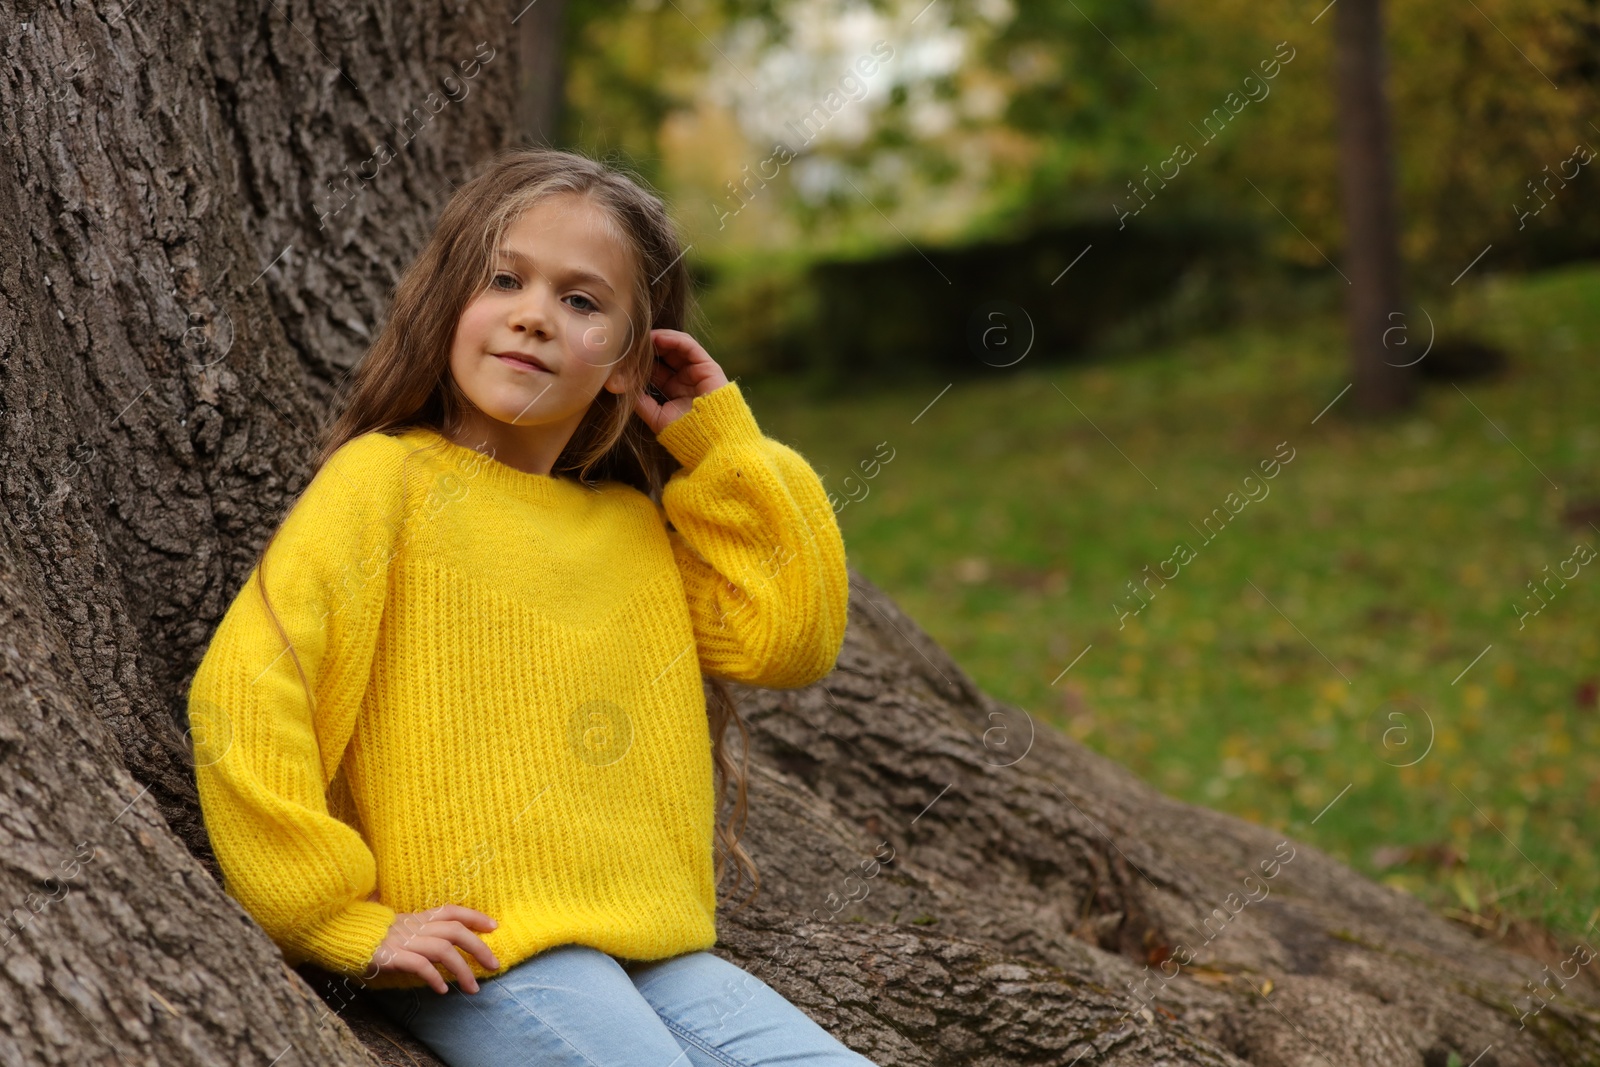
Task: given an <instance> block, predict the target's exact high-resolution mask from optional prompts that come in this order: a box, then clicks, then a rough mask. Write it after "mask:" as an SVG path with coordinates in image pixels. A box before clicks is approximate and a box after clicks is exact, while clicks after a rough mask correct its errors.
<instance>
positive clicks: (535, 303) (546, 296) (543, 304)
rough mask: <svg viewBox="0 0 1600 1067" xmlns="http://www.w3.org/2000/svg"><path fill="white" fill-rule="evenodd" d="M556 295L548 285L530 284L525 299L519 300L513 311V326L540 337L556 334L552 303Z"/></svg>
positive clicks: (515, 328)
mask: <svg viewBox="0 0 1600 1067" xmlns="http://www.w3.org/2000/svg"><path fill="white" fill-rule="evenodd" d="M554 302H555V297H554V296H553V295H551V294H550V292H549V291H548V289H547V287H546V286H544V285H542V284H539V285H534V286H530V287H529V288H528V289H527V290H526V291H525V294H524V297H523V299H521V300H519V301H517V305H516V307H515V308H514V309H513V310H512V312H511V328H512V329H514V330H522V331H526V332H528V333H531V334H533V335H535V336H538V337H551V336H553V334H554V321H555V320H554V309H553V308H552V307H551V304H553V303H554Z"/></svg>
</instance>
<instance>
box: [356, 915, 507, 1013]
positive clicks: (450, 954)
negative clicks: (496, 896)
mask: <svg viewBox="0 0 1600 1067" xmlns="http://www.w3.org/2000/svg"><path fill="white" fill-rule="evenodd" d="M499 925H500V924H499V923H497V922H495V921H494V920H493V919H491V918H489V916H487V915H485V914H484V913H483V912H481V911H474V910H473V909H471V908H467V907H463V906H462V905H460V904H442V905H440V906H439V907H437V908H433V909H432V910H430V911H418V912H400V913H398V914H396V915H395V917H394V922H393V923H392V924H390V926H389V933H388V934H387V935H386V936H385V937H384V939H383V942H382V943H381V944H380V945H379V946H378V947H377V949H376V950H374V951H373V953H372V960H371V962H370V964H369V967H368V973H369V977H371V976H372V974H373V972H372V971H371V967H373V966H376V967H377V972H376V973H378V974H398V973H402V972H404V973H407V974H415V975H420V976H421V977H423V978H425V979H427V982H428V985H430V986H431V987H433V991H434V992H435V993H444V992H447V991H448V989H449V987H448V986H447V985H446V984H445V980H444V979H443V978H441V977H440V976H439V972H438V971H437V970H435V969H434V964H436V963H438V964H443V965H444V966H445V967H448V968H449V969H450V970H451V971H453V972H454V973H455V976H456V978H458V979H459V980H460V982H461V988H463V989H465V990H466V991H467V992H468V993H476V992H477V991H478V980H477V978H475V977H474V976H473V974H472V969H471V968H470V967H468V966H467V961H466V960H464V959H462V957H461V952H460V951H459V950H458V948H457V946H460V949H465V950H466V951H467V952H470V953H472V955H473V956H474V957H475V958H476V959H477V961H478V962H479V963H480V964H482V965H483V968H484V969H485V970H489V971H498V970H499V969H500V961H499V960H497V959H495V956H494V953H493V952H491V951H490V950H489V946H488V945H485V944H484V943H483V939H482V938H480V937H478V935H477V934H475V933H473V932H472V931H473V930H484V931H489V930H493V929H494V928H495V927H497V926H499ZM469 927H470V928H471V929H469Z"/></svg>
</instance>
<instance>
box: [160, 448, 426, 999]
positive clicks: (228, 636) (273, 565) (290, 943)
mask: <svg viewBox="0 0 1600 1067" xmlns="http://www.w3.org/2000/svg"><path fill="white" fill-rule="evenodd" d="M406 455H407V447H406V446H405V445H404V444H403V443H401V442H399V441H397V440H395V439H394V438H391V437H388V436H386V435H384V434H380V433H369V434H364V435H362V436H361V437H358V438H356V439H354V440H352V441H350V442H348V443H346V444H345V445H344V446H343V447H341V448H340V449H339V450H338V451H336V452H335V453H334V454H333V456H331V457H330V458H329V460H328V462H327V463H325V464H324V465H323V466H322V468H321V469H319V470H318V472H317V474H316V476H315V477H314V478H313V479H312V481H311V484H310V485H309V486H307V487H306V489H305V491H304V492H303V493H302V494H301V495H300V497H299V499H298V500H297V501H296V502H295V503H294V505H293V506H292V507H291V508H290V511H289V514H288V515H287V517H286V518H285V519H284V520H283V523H282V525H281V527H280V528H279V530H278V532H277V535H276V537H275V538H274V539H273V541H272V543H271V545H270V547H269V548H268V550H267V554H266V557H265V559H264V560H263V561H262V563H261V565H259V566H258V567H257V568H254V569H252V570H251V572H250V575H249V576H248V577H247V578H246V579H245V584H244V587H243V588H242V589H241V590H240V591H239V593H238V595H237V596H236V597H235V598H234V600H233V602H232V604H231V605H230V606H229V608H228V611H227V613H226V614H225V615H224V616H223V619H222V622H221V623H220V624H219V625H218V627H217V630H216V633H215V634H214V635H213V636H212V639H211V643H210V645H209V646H208V647H207V649H206V653H205V656H204V657H203V658H202V660H201V663H200V666H199V668H198V669H197V671H196V672H195V677H194V681H193V683H192V684H191V685H190V689H189V719H190V729H191V731H192V732H193V739H194V754H195V777H196V783H197V786H198V790H199V795H200V805H201V811H202V814H203V816H204V819H205V823H206V829H207V832H208V834H209V836H210V838H211V844H212V848H213V849H214V850H215V853H216V856H217V861H218V864H219V865H220V866H221V868H222V873H223V877H224V884H225V888H226V889H227V891H228V893H229V894H230V895H231V896H233V897H234V898H235V899H236V900H238V901H239V903H240V904H241V905H242V906H243V907H244V908H245V910H246V911H248V912H249V913H250V914H251V916H252V917H254V918H255V920H256V921H257V922H258V923H259V924H260V925H261V927H262V928H263V929H264V930H266V932H267V934H268V935H269V936H270V937H271V938H272V940H273V941H274V942H275V943H276V944H277V945H278V947H279V949H280V950H281V951H282V952H283V953H284V955H285V957H286V958H288V960H289V962H291V963H300V962H303V961H307V960H309V961H311V962H314V963H316V964H318V965H319V966H321V967H323V968H325V969H327V970H330V971H333V972H335V973H342V974H347V975H358V974H361V973H363V972H365V971H367V970H368V964H369V962H370V961H371V958H372V954H373V952H374V950H375V949H376V948H377V947H378V945H379V944H380V943H381V942H382V941H383V938H384V936H385V935H386V933H387V931H388V929H389V926H390V924H391V923H392V922H393V920H394V917H395V912H394V911H393V910H392V909H390V908H389V907H387V906H385V905H383V904H381V903H378V902H376V901H369V900H368V899H367V898H368V896H369V895H370V894H372V892H373V890H374V888H375V887H376V883H377V867H376V863H375V861H374V858H373V855H372V853H371V852H370V851H369V849H368V847H367V845H366V843H365V841H363V840H362V837H361V835H360V834H359V833H358V832H357V831H356V830H355V829H354V828H353V827H352V826H350V825H348V824H346V823H345V822H342V821H340V820H339V819H337V818H335V817H334V816H333V815H331V814H330V813H329V808H328V804H327V788H328V786H329V783H330V782H331V781H332V780H333V777H334V775H335V773H336V772H337V771H338V769H339V764H340V761H341V760H342V758H343V754H344V748H345V744H346V742H347V741H348V740H349V738H350V734H351V732H352V731H353V729H354V726H355V720H356V715H357V712H358V711H359V708H360V703H361V697H362V693H363V691H364V690H365V688H366V683H367V678H368V675H369V673H370V671H371V666H372V656H373V651H374V647H375V644H376V638H377V632H378V622H379V619H380V617H381V615H382V612H383V606H384V602H385V600H386V592H387V587H388V580H387V579H388V568H389V563H390V561H391V560H392V559H393V556H394V552H395V551H396V546H397V545H398V543H399V537H400V530H401V528H402V514H403V511H404V507H403V500H404V497H403V492H402V489H401V481H400V478H401V467H402V461H403V459H404V457H405V456H406ZM263 574H264V575H265V578H266V591H267V598H268V602H269V603H270V606H271V609H272V611H273V612H274V613H275V614H276V616H277V619H278V621H279V622H281V624H282V631H281V632H280V630H279V628H278V625H277V624H275V623H274V621H273V618H272V616H271V615H269V614H268V613H267V610H266V608H265V607H264V606H263V601H262V594H261V586H260V584H259V578H260V577H261V576H262V575H263ZM285 638H287V640H288V642H289V643H290V645H292V647H293V652H294V654H293V655H291V654H290V649H289V645H286V644H285ZM297 657H298V663H297V662H296V658H297ZM302 670H303V671H304V683H305V684H304V685H302V675H301V671H302ZM307 688H309V690H310V693H311V695H312V697H313V700H312V701H311V702H308V701H307Z"/></svg>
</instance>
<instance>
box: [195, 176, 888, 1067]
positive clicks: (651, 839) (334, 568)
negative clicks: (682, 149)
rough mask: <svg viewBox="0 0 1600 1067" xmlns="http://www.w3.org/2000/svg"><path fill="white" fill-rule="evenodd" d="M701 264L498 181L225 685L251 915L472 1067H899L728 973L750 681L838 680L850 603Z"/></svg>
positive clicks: (257, 592)
mask: <svg viewBox="0 0 1600 1067" xmlns="http://www.w3.org/2000/svg"><path fill="white" fill-rule="evenodd" d="M683 252H684V249H683V248H682V247H681V246H680V244H679V242H678V239H677V236H676V234H675V232H674V229H673V226H672V223H671V222H670V220H669V219H668V217H667V214H666V210H665V209H664V207H663V206H662V203H661V201H660V200H659V199H657V198H656V197H655V196H653V195H651V194H650V193H649V192H647V191H645V190H644V189H642V188H641V187H640V186H639V185H638V184H636V183H635V182H634V181H633V180H632V179H631V178H630V177H629V176H627V175H625V174H623V173H621V172H619V171H617V170H614V169H611V168H608V167H606V166H604V165H602V164H600V163H597V162H595V161H593V160H590V159H588V158H585V157H583V156H581V155H576V154H572V153H566V152H557V151H552V150H547V149H526V150H518V151H512V152H508V153H503V154H502V155H501V156H499V157H497V158H496V159H495V160H494V161H492V163H490V164H489V165H488V166H487V167H486V168H485V169H484V170H483V171H482V172H481V173H480V174H479V175H478V176H477V177H475V178H474V179H472V180H471V181H469V182H468V183H467V184H465V185H464V186H462V187H461V188H460V189H459V190H458V191H457V192H456V194H455V195H454V197H453V198H452V199H451V201H450V203H449V204H448V206H447V207H446V208H445V210H444V213H443V216H442V217H441V219H440V221H439V223H438V226H437V228H436V230H435V231H434V233H433V234H432V236H431V238H430V239H429V241H428V243H427V246H426V247H425V248H424V249H423V250H422V252H421V254H420V255H419V256H418V258H417V260H416V262H415V263H413V264H412V265H411V267H410V268H409V269H408V270H407V271H406V273H405V275H404V276H403V277H402V279H401V281H400V283H399V285H398V287H397V289H396V292H395V299H394V306H393V309H392V312H391V315H390V318H389V321H388V323H387V325H386V326H385V328H384V329H383V331H382V333H381V334H380V335H379V336H378V338H377V340H376V342H375V343H374V344H373V346H372V349H371V351H370V352H369V353H368V354H367V356H366V358H365V359H364V360H363V362H362V363H361V365H360V366H359V367H358V368H357V370H356V371H355V373H354V376H353V381H352V383H351V388H350V392H349V395H348V400H347V403H345V404H344V405H343V408H342V412H341V414H340V416H339V417H338V419H337V421H335V422H334V423H333V425H332V426H331V428H330V429H329V431H328V434H327V437H326V438H325V442H324V445H323V449H322V452H321V454H320V455H319V456H318V457H317V461H318V462H317V470H316V474H315V476H314V477H313V478H312V480H311V482H310V484H309V486H308V487H307V488H306V489H305V491H304V492H303V493H302V494H301V496H300V497H299V499H298V500H297V501H296V502H295V504H294V507H293V508H292V509H291V510H290V512H289V514H288V515H287V517H286V518H285V519H284V520H283V523H282V525H281V526H280V527H279V528H278V529H277V531H276V532H275V533H274V534H273V536H272V537H271V538H270V539H269V540H268V543H267V545H266V546H265V548H263V550H262V553H261V555H260V557H259V558H258V559H257V561H256V564H255V567H254V568H253V569H252V571H251V572H250V574H249V575H248V576H247V577H246V579H245V584H244V587H243V589H242V590H241V591H240V592H239V594H238V596H237V597H236V599H235V600H234V601H233V603H232V604H231V606H230V607H229V609H228V611H227V614H226V615H225V617H224V618H223V620H222V622H221V624H220V625H219V626H218V628H217V631H216V633H215V635H214V636H213V638H212V641H211V644H210V646H209V648H208V649H207V651H206V654H205V657H204V659H203V660H202V662H201V664H200V666H199V669H198V671H197V672H196V674H195V677H194V681H193V684H192V687H191V689H190V693H189V714H190V719H191V728H192V729H193V730H194V731H195V734H196V737H197V738H198V739H199V740H198V741H197V744H196V761H195V762H196V776H197V779H198V785H199V792H200V800H201V805H202V809H203V812H204V816H205V821H206V826H207V829H208V830H209V833H210V837H211V842H212V845H213V847H214V848H215V850H216V856H217V860H218V862H219V864H220V866H221V869H222V872H223V875H224V877H225V880H226V887H227V890H228V892H229V893H230V894H231V895H232V896H234V897H235V898H236V899H238V900H239V901H240V903H241V904H242V905H243V906H244V907H245V909H246V910H247V911H249V912H250V914H251V915H252V916H254V917H255V919H256V920H257V921H258V922H259V923H260V924H261V926H262V927H263V928H264V929H265V930H266V932H267V933H268V934H269V935H270V936H271V937H272V939H273V940H274V942H275V943H276V944H277V945H278V946H279V948H280V949H281V950H282V951H283V953H284V954H285V957H286V958H287V959H288V960H289V962H290V963H301V962H307V961H309V962H311V963H314V964H316V965H318V966H319V967H321V968H323V969H324V970H327V971H330V972H333V973H334V974H336V975H343V976H345V977H346V979H347V980H349V979H352V978H353V979H358V980H359V981H358V984H363V985H365V986H367V987H369V989H370V991H371V995H372V996H373V997H375V998H376V999H377V1000H378V1002H379V1004H380V1005H381V1006H382V1008H383V1009H384V1010H385V1011H386V1012H388V1013H389V1014H390V1015H391V1016H392V1017H393V1018H394V1019H395V1020H396V1021H397V1022H398V1023H400V1024H401V1025H403V1026H405V1027H407V1028H409V1029H410V1030H411V1031H413V1032H414V1033H415V1034H416V1035H417V1036H418V1037H419V1038H420V1039H421V1040H422V1041H423V1042H425V1043H426V1044H427V1045H428V1046H429V1047H431V1048H432V1049H433V1050H434V1051H435V1052H436V1053H437V1054H438V1055H439V1057H440V1058H441V1059H443V1060H444V1061H445V1062H446V1063H449V1064H451V1065H452V1067H468V1065H471V1067H508V1065H512V1064H534V1063H538V1064H552V1065H554V1064H573V1065H584V1067H597V1065H600V1067H610V1065H613V1064H615V1065H622V1064H630V1065H631V1064H639V1065H648V1067H669V1065H673V1064H684V1063H688V1064H694V1065H700V1067H713V1065H715V1067H730V1065H746V1064H748V1065H756V1064H772V1063H779V1062H782V1063H786V1064H798V1063H806V1064H814V1065H819V1067H825V1065H838V1067H843V1065H847V1064H848V1065H853V1067H860V1065H862V1064H868V1063H869V1061H867V1060H866V1059H864V1058H863V1057H861V1056H859V1055H857V1054H856V1053H854V1052H852V1051H850V1050H849V1049H847V1048H845V1046H844V1045H842V1044H840V1043H839V1042H838V1041H836V1040H835V1039H834V1038H832V1037H830V1036H829V1035H828V1034H827V1033H826V1032H825V1031H823V1030H822V1028H821V1027H819V1026H818V1025H817V1024H816V1023H815V1022H813V1021H812V1020H811V1019H810V1018H809V1017H807V1016H806V1015H805V1014H803V1013H802V1012H801V1011H800V1010H799V1009H798V1008H796V1007H794V1006H793V1005H792V1004H790V1003H789V1002H788V1001H786V1000H785V999H784V998H783V997H781V996H780V995H779V994H778V993H776V992H775V991H773V990H772V989H771V988H770V987H769V986H767V985H766V984H765V983H762V982H760V981H759V980H758V979H756V978H755V977H754V976H753V975H751V974H749V973H747V972H746V971H744V970H742V969H740V968H738V967H736V966H734V965H732V964H730V963H728V962H726V961H724V960H722V959H721V958H719V957H717V956H715V955H713V954H712V953H710V952H709V951H707V950H709V949H710V948H711V947H712V946H713V945H714V944H715V943H716V940H717V931H716V925H715V918H716V905H717V896H716V890H717V886H718V885H720V884H721V882H722V876H723V873H724V867H725V861H726V860H727V859H728V858H729V857H730V856H731V857H732V858H733V859H734V861H735V863H736V864H737V866H738V870H739V875H741V876H742V875H744V874H747V873H748V874H749V875H751V877H752V881H753V883H754V888H755V891H756V892H759V890H760V879H759V875H758V874H757V873H756V872H755V869H754V865H753V863H752V862H751V861H750V858H749V856H748V855H747V854H746V853H745V852H744V850H743V849H742V848H741V847H740V846H739V842H738V832H739V831H738V828H737V827H731V823H732V822H734V821H735V820H734V819H730V826H724V825H721V824H720V823H719V821H718V819H717V813H718V812H720V811H721V809H722V807H723V803H722V802H723V799H724V797H725V795H726V790H727V788H728V785H729V782H730V781H732V782H734V783H736V784H737V790H736V792H737V799H736V802H735V804H734V809H735V812H736V817H737V821H738V822H739V824H740V825H741V826H742V823H743V817H744V814H745V811H746V798H745V767H744V766H743V765H742V764H739V763H736V762H735V761H734V760H733V758H732V757H731V756H730V755H729V754H728V753H727V752H726V750H725V749H724V745H723V734H724V732H725V730H726V727H727V725H728V723H729V721H730V720H731V721H732V722H734V723H735V724H737V726H738V728H739V732H740V733H741V734H745V726H744V723H743V721H742V720H741V719H740V718H739V715H738V711H737V708H736V707H735V706H734V704H733V701H732V700H731V699H730V697H729V694H728V691H727V688H726V685H725V683H724V682H723V681H722V679H736V680H738V681H742V682H746V683H749V684H752V685H758V686H768V687H777V688H792V687H799V686H804V685H808V684H810V683H812V682H815V681H817V680H818V679H820V678H822V677H824V676H825V675H826V674H827V673H828V672H829V671H830V670H831V669H832V666H833V663H834V661H835V659H836V657H837V656H838V653H839V649H840V646H841V644H842V643H843V640H844V630H845V619H846V601H847V598H848V583H847V578H846V572H845V555H844V544H843V541H842V539H841V537H840V534H839V528H838V524H837V522H836V521H835V519H834V515H833V508H832V505H831V504H830V503H829V500H828V496H827V493H826V492H825V491H824V489H823V487H822V484H821V481H820V479H819V478H818V477H817V475H816V473H815V472H814V471H813V470H812V469H811V468H810V467H809V466H808V465H807V463H806V461H805V460H804V459H803V458H802V457H801V456H800V455H799V454H798V453H796V452H795V451H793V450H791V449H790V448H788V447H786V446H785V445H782V444H780V443H778V442H777V441H774V440H772V439H770V438H768V437H766V436H764V435H763V434H762V432H761V430H760V429H759V428H758V426H757V424H756V422H755V419H754V417H753V415H752V414H751V412H750V409H749V408H748V407H747V406H746V403H745V400H744V398H743V396H742V394H741V393H740V391H739V387H738V385H737V384H735V383H732V382H729V381H728V380H727V378H726V377H725V376H724V375H723V373H722V370H721V368H719V367H718V366H717V364H716V363H715V362H714V361H713V360H712V359H711V357H710V356H709V355H707V353H706V351H705V349H704V348H702V347H701V346H700V345H699V344H698V343H697V342H696V341H695V340H694V338H692V337H690V336H689V335H688V334H687V333H684V332H682V330H681V327H682V326H683V325H684V324H685V322H686V319H687V315H688V309H689V308H690V306H691V304H690V301H691V292H690V279H689V274H688V270H687V268H686V266H685V264H684V262H683ZM269 589H270V596H269ZM702 672H703V674H702ZM703 675H704V676H709V678H710V680H711V689H712V699H711V700H710V701H709V703H708V701H707V699H706V696H705V690H704V688H703ZM708 712H709V714H708ZM740 750H741V753H742V752H743V751H744V746H741V748H740ZM719 843H720V845H721V848H720V849H717V848H716V847H715V845H716V844H719ZM714 853H715V856H714V855H713V854H714ZM740 880H741V879H740V877H737V876H736V878H735V885H738V884H739V882H740ZM741 906H743V905H741ZM452 979H453V984H452V982H451V980H452Z"/></svg>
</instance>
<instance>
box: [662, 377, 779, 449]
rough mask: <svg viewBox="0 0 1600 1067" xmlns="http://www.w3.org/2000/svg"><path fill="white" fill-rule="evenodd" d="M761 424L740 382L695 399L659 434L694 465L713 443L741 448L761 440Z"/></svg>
mask: <svg viewBox="0 0 1600 1067" xmlns="http://www.w3.org/2000/svg"><path fill="white" fill-rule="evenodd" d="M761 436H762V435H761V427H760V426H758V425H757V424H756V417H755V414H754V413H753V412H751V410H750V406H749V404H747V403H746V402H745V399H744V394H743V393H742V392H740V391H739V383H738V382H729V383H728V384H727V385H720V386H718V387H717V388H715V389H713V390H711V392H709V393H702V394H700V395H699V396H697V397H695V398H694V404H693V406H692V407H691V408H690V409H689V410H688V411H686V412H684V413H683V414H682V415H680V416H678V417H677V418H676V419H674V420H673V421H672V422H671V423H669V424H668V425H667V428H666V429H664V430H662V431H661V432H660V433H658V434H656V440H657V441H660V442H661V444H662V445H663V446H665V447H666V449H667V451H669V452H671V453H672V454H673V455H674V456H676V457H677V459H678V462H679V463H682V464H683V465H684V466H685V467H694V466H696V465H697V464H699V462H700V461H701V460H702V459H704V458H705V455H706V453H707V452H709V451H711V448H712V446H713V445H716V444H731V445H735V446H737V447H740V448H744V447H747V446H752V445H759V444H760V443H761Z"/></svg>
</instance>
